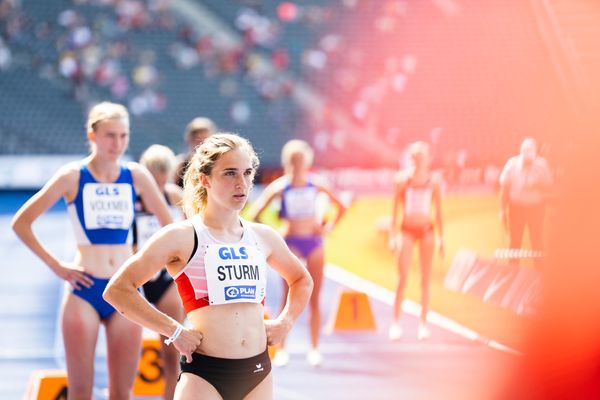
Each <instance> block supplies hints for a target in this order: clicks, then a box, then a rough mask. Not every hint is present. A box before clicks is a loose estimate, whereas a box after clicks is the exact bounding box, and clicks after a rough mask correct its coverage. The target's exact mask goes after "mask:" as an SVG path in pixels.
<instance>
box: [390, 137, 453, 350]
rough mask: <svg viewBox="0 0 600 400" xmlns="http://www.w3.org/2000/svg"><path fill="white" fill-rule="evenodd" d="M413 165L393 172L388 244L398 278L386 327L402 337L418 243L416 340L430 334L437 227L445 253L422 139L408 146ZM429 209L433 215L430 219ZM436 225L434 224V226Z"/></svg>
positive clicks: (436, 185) (437, 192)
mask: <svg viewBox="0 0 600 400" xmlns="http://www.w3.org/2000/svg"><path fill="white" fill-rule="evenodd" d="M408 151H409V154H410V157H411V161H412V164H413V165H412V166H411V167H409V168H407V169H404V170H401V171H399V172H398V174H397V175H396V184H395V189H394V205H393V209H392V224H391V229H390V247H391V248H392V250H396V251H397V263H398V264H397V265H398V274H399V276H400V277H399V280H398V285H397V287H396V295H395V300H394V315H393V317H394V320H393V323H392V325H391V326H390V330H389V337H390V339H391V340H397V339H400V337H402V328H401V326H400V314H401V312H402V301H403V300H404V288H405V287H406V281H407V279H408V270H409V268H410V264H411V259H412V253H413V248H414V246H415V245H416V244H417V243H418V246H419V247H418V248H419V261H420V264H421V319H420V322H419V327H418V331H417V337H418V339H419V340H422V339H427V338H428V337H429V336H430V335H431V334H430V332H429V328H428V327H427V312H428V311H429V283H430V277H431V266H432V262H433V253H434V247H435V241H436V237H435V234H434V231H435V229H436V228H437V233H438V246H439V249H438V250H439V254H440V256H443V254H444V242H443V239H442V237H443V225H442V212H441V211H442V210H441V188H440V182H439V179H437V178H436V177H434V176H433V174H432V172H431V170H430V169H429V146H428V145H427V143H425V142H415V143H413V144H411V145H410V146H409V148H408ZM400 203H402V205H403V213H402V223H401V225H400V233H398V232H397V230H398V228H397V220H398V207H399V205H400ZM432 209H433V211H434V214H435V217H434V219H433V220H432V216H431V214H432ZM434 225H435V227H434Z"/></svg>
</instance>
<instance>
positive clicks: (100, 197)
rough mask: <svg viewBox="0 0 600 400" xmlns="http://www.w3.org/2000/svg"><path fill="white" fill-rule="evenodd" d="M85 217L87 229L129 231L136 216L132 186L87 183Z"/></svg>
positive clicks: (84, 188)
mask: <svg viewBox="0 0 600 400" xmlns="http://www.w3.org/2000/svg"><path fill="white" fill-rule="evenodd" d="M83 215H84V222H85V228H86V229H102V228H104V229H129V228H130V226H131V223H132V221H133V215H134V212H133V201H132V192H131V185H130V184H127V183H86V184H85V185H84V186H83Z"/></svg>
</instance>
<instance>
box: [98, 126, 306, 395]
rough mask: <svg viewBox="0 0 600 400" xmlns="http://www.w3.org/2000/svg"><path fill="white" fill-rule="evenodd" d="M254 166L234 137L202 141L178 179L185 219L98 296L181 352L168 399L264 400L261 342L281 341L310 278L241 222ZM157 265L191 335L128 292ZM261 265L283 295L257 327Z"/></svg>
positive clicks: (271, 235) (273, 238) (268, 231)
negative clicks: (279, 306)
mask: <svg viewBox="0 0 600 400" xmlns="http://www.w3.org/2000/svg"><path fill="white" fill-rule="evenodd" d="M257 167H258V158H257V157H256V154H255V153H254V150H253V149H252V146H251V145H250V143H249V142H248V141H247V140H245V139H243V138H241V137H239V136H237V135H233V134H216V135H213V136H211V137H210V138H208V139H206V141H205V142H204V143H203V144H202V145H201V146H199V147H198V148H197V149H196V151H195V153H194V156H193V157H192V159H191V161H190V166H189V168H188V170H187V171H186V173H185V176H184V195H183V206H184V211H185V213H186V215H187V216H188V218H189V219H188V220H186V221H183V222H177V223H174V224H172V225H169V226H167V227H165V228H163V229H161V230H160V231H159V232H158V233H157V234H156V235H154V236H153V237H152V238H151V239H150V240H149V241H148V243H147V244H146V245H145V246H144V247H143V248H142V249H141V250H140V251H139V252H138V253H136V254H135V255H134V256H133V257H131V258H130V259H129V260H127V261H126V262H125V264H124V265H123V267H122V268H121V269H120V270H119V271H118V272H117V273H116V275H115V276H114V277H113V278H112V279H111V282H110V283H109V285H108V287H107V288H106V291H105V292H104V298H105V299H106V300H107V301H109V302H110V303H111V304H113V305H114V306H115V307H116V308H117V309H118V310H119V311H120V312H121V313H122V314H123V315H125V316H126V317H127V318H129V319H131V320H132V321H135V322H136V323H138V324H140V325H144V326H146V327H148V328H150V329H152V330H154V331H156V332H158V333H160V334H162V335H164V336H166V337H167V339H166V343H167V344H173V345H174V346H175V347H176V348H177V350H178V351H179V352H180V353H181V354H182V355H183V357H182V359H181V370H182V373H181V376H180V379H179V382H178V384H177V388H176V389H175V398H176V399H192V398H195V399H196V398H197V399H207V400H211V399H242V398H243V399H261V400H262V399H271V398H272V397H273V394H272V388H273V384H272V378H271V373H270V371H271V363H270V360H269V356H268V353H267V344H269V345H273V344H277V343H279V342H281V341H282V340H283V338H284V337H285V335H286V334H287V333H288V331H289V330H290V328H291V327H292V324H293V323H294V321H295V320H296V318H298V316H299V315H300V313H301V312H302V310H303V309H304V307H305V306H306V304H307V303H308V299H309V297H310V293H311V290H312V280H311V278H310V275H309V274H308V272H307V271H306V270H305V268H304V267H303V265H302V263H301V262H300V261H299V260H298V258H297V257H295V256H294V255H293V253H292V252H290V250H289V249H288V248H287V246H286V244H285V242H284V241H283V239H282V238H281V237H280V236H279V235H278V234H277V233H276V232H275V231H274V230H273V229H272V228H270V227H268V226H265V225H262V224H255V223H251V222H248V221H245V220H243V219H241V218H240V215H239V214H240V210H242V208H243V207H244V205H245V204H246V200H247V198H248V192H249V191H250V189H251V187H252V180H253V178H254V174H255V172H256V168H257ZM163 266H166V268H167V270H168V271H169V273H170V274H171V275H172V276H173V278H174V279H175V282H176V284H177V289H178V292H179V294H180V296H181V299H182V301H183V306H184V308H185V311H186V313H187V318H188V321H189V323H190V325H191V327H190V328H187V327H183V326H182V325H181V324H179V323H178V322H177V321H175V320H174V319H173V318H171V317H169V316H167V315H165V314H163V313H161V312H160V311H158V310H157V309H155V308H154V307H152V306H151V305H150V303H148V302H147V301H146V300H145V299H144V298H143V297H142V296H140V295H138V294H137V293H136V289H137V288H138V287H140V286H141V285H142V284H144V283H145V282H147V281H148V280H149V279H150V278H151V277H152V276H153V275H154V274H156V272H158V271H160V269H161V268H162V267H163ZM269 266H271V267H272V268H273V269H274V270H275V271H277V272H278V273H279V274H281V275H282V276H283V278H284V279H285V280H286V282H287V283H288V285H289V292H288V301H287V304H286V306H285V307H284V309H283V310H282V312H281V313H280V314H279V315H278V316H277V318H275V319H273V320H267V321H265V320H264V319H263V304H262V303H263V302H264V299H265V295H266V278H267V276H266V274H267V268H268V267H269Z"/></svg>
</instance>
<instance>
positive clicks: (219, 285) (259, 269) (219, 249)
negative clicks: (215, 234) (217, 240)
mask: <svg viewBox="0 0 600 400" xmlns="http://www.w3.org/2000/svg"><path fill="white" fill-rule="evenodd" d="M204 265H205V271H206V283H207V286H208V298H209V301H210V304H211V305H217V304H229V303H260V302H262V301H263V299H264V298H265V295H266V291H267V262H266V260H265V256H264V255H263V254H262V252H260V251H259V250H258V248H256V247H255V246H249V245H245V244H244V245H240V244H228V245H219V244H209V245H207V247H206V254H205V257H204Z"/></svg>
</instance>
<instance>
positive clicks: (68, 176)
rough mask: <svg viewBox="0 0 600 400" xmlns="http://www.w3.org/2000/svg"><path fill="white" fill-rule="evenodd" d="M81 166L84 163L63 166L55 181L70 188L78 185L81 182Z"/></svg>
mask: <svg viewBox="0 0 600 400" xmlns="http://www.w3.org/2000/svg"><path fill="white" fill-rule="evenodd" d="M81 165H82V161H72V162H70V163H67V164H65V165H63V166H62V167H60V168H59V169H58V171H56V173H55V174H54V178H55V180H57V181H60V182H63V183H65V184H67V185H69V186H70V185H76V184H77V183H78V182H79V175H80V170H81Z"/></svg>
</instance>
